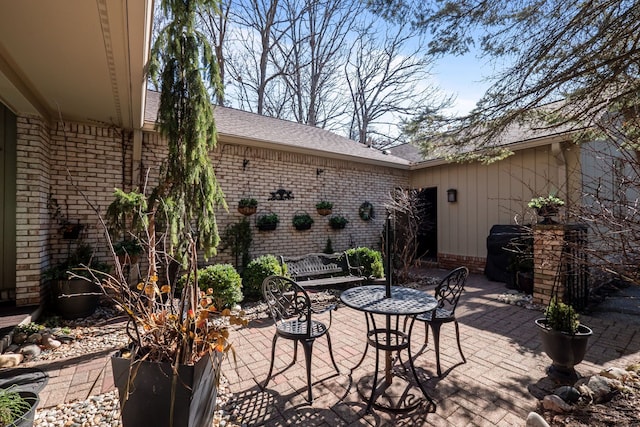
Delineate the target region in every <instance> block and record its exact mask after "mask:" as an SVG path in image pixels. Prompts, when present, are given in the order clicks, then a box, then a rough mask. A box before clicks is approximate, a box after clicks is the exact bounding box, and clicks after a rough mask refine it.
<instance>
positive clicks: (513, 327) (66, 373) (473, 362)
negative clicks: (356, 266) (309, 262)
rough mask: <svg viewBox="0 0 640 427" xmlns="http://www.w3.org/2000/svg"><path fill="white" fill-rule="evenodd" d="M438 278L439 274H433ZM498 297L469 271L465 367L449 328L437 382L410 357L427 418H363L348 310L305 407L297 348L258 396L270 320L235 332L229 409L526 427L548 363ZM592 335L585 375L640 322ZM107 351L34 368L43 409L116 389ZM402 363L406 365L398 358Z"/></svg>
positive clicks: (530, 328)
mask: <svg viewBox="0 0 640 427" xmlns="http://www.w3.org/2000/svg"><path fill="white" fill-rule="evenodd" d="M429 273H430V274H432V275H433V276H436V277H441V276H443V275H444V274H445V273H446V272H445V271H443V270H430V271H429ZM504 291H505V286H504V284H503V283H497V282H490V281H488V280H487V279H486V278H485V277H484V276H482V275H471V276H470V277H469V279H468V281H467V286H466V292H465V293H464V294H463V296H462V299H461V302H460V305H459V307H458V310H459V311H458V312H457V315H458V319H459V322H460V334H461V340H462V348H463V350H464V354H465V356H466V358H467V363H465V364H462V363H461V362H462V361H461V359H460V356H459V354H458V349H457V346H456V345H455V334H454V327H453V325H450V324H449V325H444V326H443V328H442V336H441V364H442V369H443V375H442V377H440V378H438V377H436V376H435V355H434V352H433V350H432V347H431V346H429V347H428V348H427V349H426V350H425V352H424V353H423V354H420V355H419V356H418V357H417V358H416V367H417V369H418V372H419V375H420V376H421V377H422V378H423V379H424V382H425V384H426V386H427V389H428V390H429V392H430V395H431V396H432V397H433V398H434V400H435V403H436V405H437V408H436V410H435V412H432V413H428V412H427V411H426V410H425V408H424V407H419V408H418V409H417V410H415V411H413V412H410V413H408V414H404V415H391V414H388V413H386V412H383V411H379V410H373V411H372V412H371V413H369V414H365V413H364V412H365V407H366V403H365V399H364V398H363V397H362V396H361V395H360V393H359V392H358V388H359V387H361V386H362V385H363V384H366V383H367V380H369V381H370V379H371V375H372V373H373V369H374V363H375V358H374V353H373V351H372V350H371V349H369V354H368V355H367V357H366V359H365V361H364V363H363V364H362V366H360V367H359V368H358V369H357V370H355V371H354V372H353V375H352V376H350V375H349V372H350V369H351V368H352V367H353V366H354V365H355V364H356V363H357V362H358V360H359V359H360V356H361V355H362V351H363V350H364V343H365V330H366V325H365V322H364V315H363V314H362V313H360V312H357V311H355V310H353V309H350V308H347V307H344V306H342V307H340V308H339V309H338V310H337V311H336V312H334V319H333V320H334V323H333V325H332V328H331V338H332V343H333V348H334V355H335V358H336V362H337V364H338V366H339V367H340V370H341V373H340V374H339V375H336V373H335V370H334V369H333V366H332V365H331V362H330V359H329V357H327V356H328V355H327V352H326V350H327V347H326V340H325V339H324V338H322V339H319V340H317V341H316V344H315V346H314V357H313V381H314V382H315V384H314V386H313V393H314V397H315V400H314V402H313V404H312V405H309V404H307V402H306V400H305V396H306V393H305V388H306V379H305V378H306V377H305V369H304V357H303V355H302V349H300V355H299V358H298V362H297V363H296V364H295V365H294V366H292V367H291V368H289V369H288V370H286V371H285V372H284V373H281V371H282V369H283V368H284V367H285V366H287V365H288V364H289V363H290V362H291V357H292V345H291V342H290V341H286V340H279V341H278V351H277V355H276V356H277V359H276V366H275V368H274V376H273V378H272V380H271V382H270V384H269V386H268V387H267V388H266V389H265V390H264V391H261V390H260V387H259V386H258V385H257V381H258V382H262V381H264V379H265V378H266V375H267V370H268V368H269V357H270V351H271V341H272V338H273V333H274V326H273V323H272V322H271V320H268V319H264V320H259V321H253V322H251V323H250V325H249V327H246V328H243V329H241V330H239V331H236V332H233V334H232V341H233V343H234V346H235V351H236V356H237V370H236V369H235V368H234V365H233V358H230V359H229V360H227V361H225V362H224V363H225V364H224V365H223V368H224V373H225V376H226V378H227V379H228V382H229V388H230V390H231V392H233V393H234V397H233V399H232V401H231V408H230V409H229V408H227V409H228V410H230V411H233V412H234V413H235V414H236V416H239V417H241V421H240V422H242V423H245V425H247V426H260V425H265V426H284V425H295V426H305V427H306V426H332V427H337V426H387V425H400V426H402V425H406V426H422V425H435V426H455V427H459V426H510V427H511V426H524V424H525V421H524V420H525V418H526V416H527V414H528V413H529V412H530V411H532V410H535V409H536V406H537V403H538V399H540V398H542V397H543V396H544V395H545V394H547V391H549V390H552V389H553V388H554V384H553V383H552V382H551V381H550V380H549V379H548V378H547V376H546V374H545V368H546V367H547V366H548V365H549V363H550V360H549V359H548V358H547V356H546V355H545V354H544V353H543V352H542V350H541V348H540V340H539V338H538V336H537V330H536V326H535V325H534V323H533V320H534V319H535V318H537V317H540V316H541V313H540V312H539V311H535V310H527V309H525V308H522V307H518V306H515V305H509V304H506V303H503V302H500V301H499V300H498V296H499V295H500V294H501V293H503V292H504ZM581 319H582V321H583V323H585V324H587V325H588V326H590V327H591V328H592V329H593V331H594V335H593V337H592V338H591V339H590V341H589V348H588V350H587V355H586V357H585V360H584V361H583V362H582V363H581V364H580V365H579V366H578V371H579V373H580V374H582V375H584V376H587V375H591V374H594V373H597V372H599V371H600V370H601V369H603V368H604V367H609V366H617V367H626V366H627V365H629V364H631V363H637V362H640V328H639V327H638V326H639V325H640V316H637V315H623V316H620V315H617V314H616V315H614V314H613V313H608V312H604V313H596V314H594V315H593V316H586V315H584V316H582V318H581ZM423 333H424V329H423V325H422V324H416V327H415V329H414V344H413V350H414V352H416V351H417V350H419V348H420V344H421V342H422V341H421V340H422V339H423V338H422V337H423ZM110 355H111V352H106V351H104V352H99V353H94V354H86V355H84V356H82V357H76V358H71V359H65V360H60V361H57V362H55V363H45V364H41V367H42V368H43V369H46V371H47V373H48V375H49V377H50V378H49V381H48V383H47V385H46V386H45V388H44V389H43V390H42V391H41V392H40V398H41V403H40V407H41V408H44V407H51V406H55V405H58V404H59V403H64V402H71V401H73V400H76V399H86V398H87V397H88V396H90V395H94V394H99V393H104V392H106V391H110V390H113V389H114V386H113V379H112V374H111V364H110V363H109V357H110ZM405 360H406V359H405Z"/></svg>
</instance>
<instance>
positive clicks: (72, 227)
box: [62, 224, 84, 240]
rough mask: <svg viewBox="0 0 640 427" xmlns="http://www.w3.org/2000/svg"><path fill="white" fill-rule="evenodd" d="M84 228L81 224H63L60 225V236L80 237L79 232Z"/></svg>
mask: <svg viewBox="0 0 640 427" xmlns="http://www.w3.org/2000/svg"><path fill="white" fill-rule="evenodd" d="M83 228H84V225H82V224H65V225H63V226H62V238H63V239H68V240H76V239H77V238H78V237H80V232H81V231H82V229H83Z"/></svg>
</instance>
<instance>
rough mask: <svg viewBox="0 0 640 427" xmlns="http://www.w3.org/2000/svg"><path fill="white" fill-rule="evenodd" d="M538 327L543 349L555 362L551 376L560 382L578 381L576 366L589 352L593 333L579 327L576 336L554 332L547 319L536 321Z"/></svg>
mask: <svg viewBox="0 0 640 427" xmlns="http://www.w3.org/2000/svg"><path fill="white" fill-rule="evenodd" d="M535 322H536V325H537V326H538V330H539V331H540V338H541V339H542V349H543V350H544V352H545V353H546V354H547V356H549V358H551V360H552V361H553V363H552V365H551V366H550V367H549V372H548V373H549V375H550V376H552V377H555V378H556V379H557V380H559V381H567V382H571V381H575V380H577V379H578V374H577V373H576V371H575V369H574V366H575V365H577V364H579V363H580V362H582V359H584V355H585V353H586V352H587V343H588V342H589V337H590V336H591V335H592V334H593V331H592V330H591V329H590V328H589V327H587V326H585V325H579V326H578V331H577V332H576V333H575V334H574V335H570V334H567V333H565V332H558V331H553V330H551V329H549V328H547V321H546V319H544V318H542V319H536V321H535Z"/></svg>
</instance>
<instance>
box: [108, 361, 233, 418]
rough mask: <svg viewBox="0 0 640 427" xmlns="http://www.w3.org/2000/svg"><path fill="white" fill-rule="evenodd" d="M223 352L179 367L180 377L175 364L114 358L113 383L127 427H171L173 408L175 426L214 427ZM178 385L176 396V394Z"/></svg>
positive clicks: (112, 362)
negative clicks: (191, 364) (175, 369)
mask: <svg viewBox="0 0 640 427" xmlns="http://www.w3.org/2000/svg"><path fill="white" fill-rule="evenodd" d="M221 361H222V356H221V354H220V353H213V354H211V355H208V356H205V357H203V358H202V359H200V360H199V361H198V362H197V363H196V364H195V365H193V366H187V365H179V366H178V372H177V375H178V376H177V378H175V380H176V381H175V383H173V381H172V380H173V379H174V375H173V369H172V366H171V364H169V363H157V362H147V361H142V362H140V361H135V362H133V363H132V364H131V363H130V362H131V360H130V359H124V358H121V357H119V356H118V355H117V354H116V355H115V356H114V357H112V358H111V367H112V368H113V380H114V383H115V385H116V387H117V389H118V394H119V396H120V414H121V419H122V426H123V427H139V426H154V427H165V426H166V427H169V426H170V425H171V415H170V413H171V407H172V406H173V426H174V427H178V426H180V427H205V426H206V427H210V426H211V424H212V422H213V416H214V413H215V409H216V397H217V394H218V387H217V382H218V378H219V366H220V363H221ZM172 384H175V393H172Z"/></svg>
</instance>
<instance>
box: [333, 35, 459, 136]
mask: <svg viewBox="0 0 640 427" xmlns="http://www.w3.org/2000/svg"><path fill="white" fill-rule="evenodd" d="M376 33H377V29H376V28H375V27H374V26H373V24H370V25H368V26H366V27H365V28H362V29H360V30H359V33H358V36H357V38H356V40H355V42H354V43H353V44H352V46H351V49H350V51H349V56H348V58H349V59H348V61H347V63H346V64H345V67H344V68H345V76H346V79H347V83H348V86H349V94H350V97H351V111H352V116H351V123H350V126H349V136H350V137H351V138H352V139H355V140H357V141H359V142H360V143H362V144H366V143H367V142H368V141H369V140H371V139H378V140H379V139H387V138H388V134H389V132H388V129H383V128H382V126H385V125H386V126H387V127H390V126H394V127H396V132H395V133H397V134H399V133H400V131H399V127H400V125H401V121H402V118H403V117H404V118H406V117H408V116H409V115H412V114H415V112H416V111H417V110H421V109H424V108H426V106H428V105H430V106H433V107H434V108H436V109H437V108H441V107H444V106H446V104H447V102H448V100H445V99H442V98H441V97H439V96H438V92H437V88H435V87H433V86H432V85H430V84H429V69H430V66H431V61H430V59H429V58H428V57H426V56H425V55H423V54H422V53H421V44H420V43H419V42H418V43H416V34H415V33H413V32H408V31H407V27H406V26H405V25H400V26H397V27H396V28H393V29H391V28H389V29H388V30H387V32H386V33H385V36H384V39H383V40H382V41H379V40H378V37H377V34H376ZM410 43H414V44H415V46H414V47H413V48H412V49H410V50H409V49H408V46H409V44H410ZM385 131H386V132H385Z"/></svg>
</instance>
